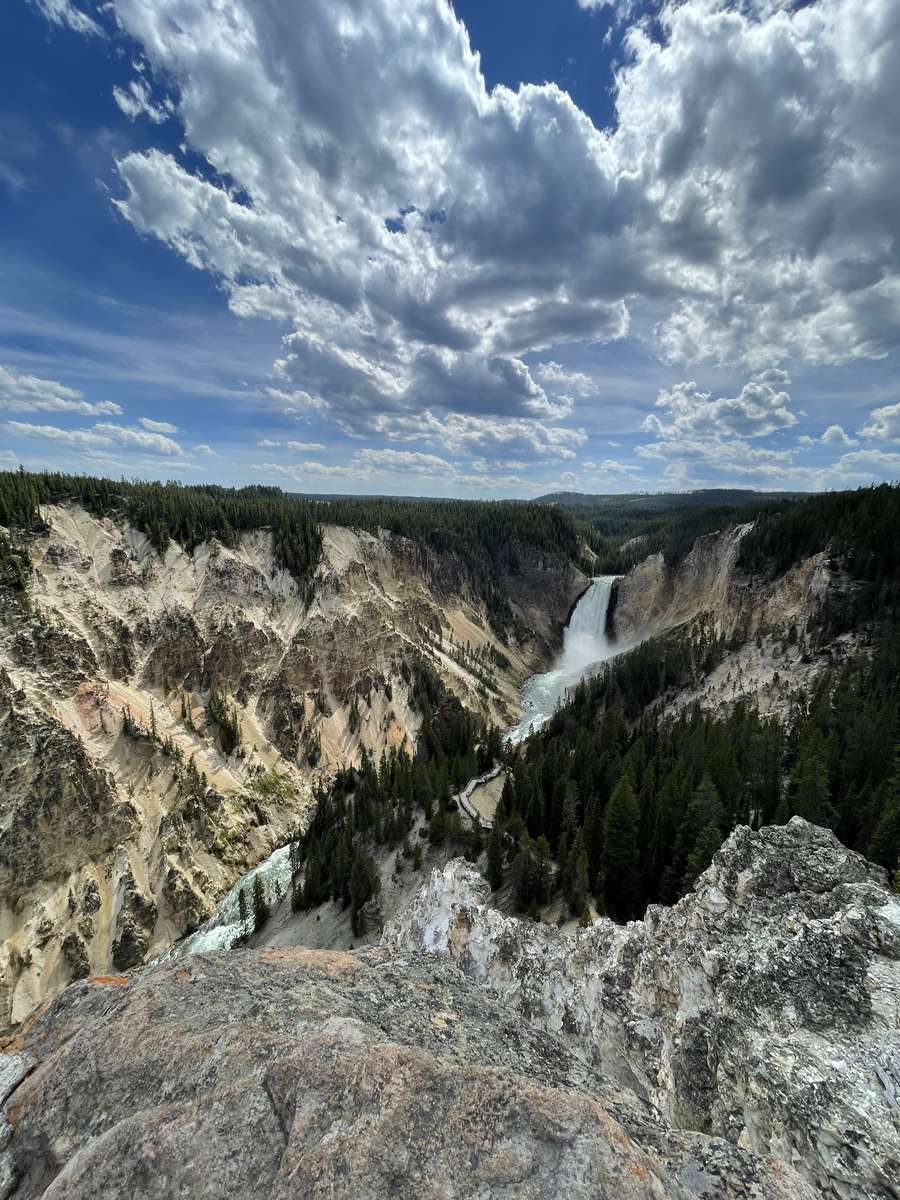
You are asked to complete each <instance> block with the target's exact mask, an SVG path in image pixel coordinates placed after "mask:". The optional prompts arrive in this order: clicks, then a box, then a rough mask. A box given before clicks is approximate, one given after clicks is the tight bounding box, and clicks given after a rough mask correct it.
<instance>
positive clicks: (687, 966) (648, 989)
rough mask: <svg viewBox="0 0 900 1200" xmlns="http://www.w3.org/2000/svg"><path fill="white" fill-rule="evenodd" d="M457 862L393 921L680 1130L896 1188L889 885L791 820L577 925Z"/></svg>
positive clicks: (415, 946)
mask: <svg viewBox="0 0 900 1200" xmlns="http://www.w3.org/2000/svg"><path fill="white" fill-rule="evenodd" d="M487 898H488V889H487V885H486V884H485V883H484V881H483V880H482V879H481V877H480V876H479V875H477V874H476V873H475V872H474V871H472V870H471V868H469V867H468V866H467V865H466V864H465V863H463V862H462V861H461V860H455V861H454V862H452V863H450V864H448V866H447V867H446V868H445V870H444V871H443V872H442V873H440V874H438V873H435V874H434V875H433V877H432V880H431V883H430V884H429V886H428V887H427V888H424V889H423V890H422V892H420V894H419V896H418V897H417V899H416V901H415V903H414V905H413V906H412V907H411V908H410V910H408V911H407V913H405V914H404V915H403V916H402V917H401V918H400V919H399V920H398V921H397V922H394V923H393V924H392V925H390V926H389V927H388V929H386V931H385V942H386V944H387V945H389V946H391V947H393V949H394V950H395V952H412V951H420V950H425V951H428V952H430V953H432V954H438V955H445V956H449V957H450V958H452V959H453V960H454V961H455V962H456V963H457V964H458V965H459V966H460V967H461V968H462V969H463V970H464V971H465V972H466V974H467V975H469V976H470V977H471V978H472V979H474V980H475V981H476V982H478V983H479V984H482V985H484V986H486V987H488V988H490V989H491V991H493V992H494V993H495V994H496V995H497V996H498V997H499V998H501V999H502V1000H503V1002H504V1005H505V1008H506V1011H508V1012H510V1013H519V1014H521V1016H522V1017H523V1019H525V1020H527V1021H528V1022H529V1023H530V1024H531V1025H533V1026H534V1027H536V1028H540V1029H543V1030H545V1031H548V1032H551V1033H552V1034H554V1035H555V1036H557V1037H559V1038H560V1039H561V1040H562V1041H564V1042H565V1043H566V1044H567V1046H568V1047H569V1049H570V1050H571V1051H573V1052H574V1053H576V1054H578V1055H579V1057H581V1058H582V1059H583V1060H584V1061H585V1062H586V1063H589V1064H590V1065H591V1066H592V1067H593V1068H594V1069H595V1070H597V1071H598V1073H599V1074H600V1075H601V1076H602V1077H603V1078H604V1079H606V1080H608V1081H614V1082H616V1083H617V1084H619V1085H620V1086H622V1087H624V1088H627V1089H629V1090H631V1091H633V1092H634V1093H635V1094H636V1095H638V1096H640V1097H642V1098H643V1099H645V1100H646V1101H647V1102H649V1103H650V1104H652V1105H653V1106H654V1107H655V1108H656V1109H657V1110H659V1111H660V1112H661V1113H662V1114H663V1116H664V1118H665V1119H666V1120H667V1121H668V1122H670V1123H671V1124H672V1125H673V1126H676V1127H678V1128H681V1129H692V1130H700V1131H703V1132H705V1133H708V1134H711V1135H717V1136H720V1137H723V1138H725V1139H727V1140H728V1141H729V1142H731V1143H733V1144H735V1145H739V1146H742V1147H746V1148H747V1149H749V1150H752V1151H754V1152H755V1153H757V1154H761V1155H773V1156H775V1157H777V1158H778V1159H780V1160H782V1161H783V1162H784V1163H791V1164H793V1165H794V1166H795V1167H796V1169H797V1170H798V1171H799V1172H800V1173H801V1174H802V1175H803V1176H804V1177H805V1178H806V1179H807V1180H808V1181H809V1182H810V1183H811V1184H812V1185H813V1187H814V1190H815V1193H816V1194H817V1195H822V1196H828V1197H841V1198H853V1200H874V1198H875V1197H897V1196H900V898H898V897H895V896H892V895H890V893H889V892H888V891H887V889H886V887H885V878H884V873H883V872H882V871H881V869H880V868H877V867H874V866H872V865H871V864H869V863H867V862H866V861H865V860H864V859H863V858H861V857H860V856H859V855H858V854H854V853H852V852H850V851H848V850H846V849H844V847H843V846H842V845H841V844H840V843H839V842H838V841H837V840H836V839H835V838H834V836H833V835H832V834H831V833H829V832H828V831H826V830H823V829H819V828H817V827H815V826H812V825H809V824H807V823H806V822H805V821H803V820H801V819H800V818H799V817H795V818H794V819H793V820H792V821H791V823H790V824H789V825H787V826H784V827H771V828H767V829H763V830H761V831H759V832H758V833H754V832H752V831H751V830H750V829H748V828H740V829H738V830H736V831H735V832H734V833H733V834H732V836H731V837H730V838H729V839H728V841H727V842H726V843H725V845H724V846H723V847H722V849H721V850H720V851H719V853H718V855H717V856H716V858H715V860H714V862H713V864H712V865H711V866H710V867H709V869H708V870H707V871H706V872H705V873H704V874H703V875H702V876H701V877H700V879H699V880H698V883H697V888H696V891H695V892H694V893H692V894H690V895H688V896H686V897H685V898H684V899H683V900H681V901H680V902H679V903H678V904H677V905H675V906H674V907H673V908H670V909H664V908H658V907H651V908H650V909H649V910H648V912H647V915H646V919H645V920H644V921H643V922H635V923H633V924H630V925H628V926H626V927H624V928H622V927H619V926H616V925H614V924H612V922H610V921H606V920H601V921H600V922H598V923H597V924H596V925H595V926H594V927H593V928H591V929H587V930H583V931H580V932H579V933H578V934H577V935H576V936H575V937H574V938H570V937H565V936H563V935H562V934H560V933H558V932H557V931H556V930H555V929H552V928H549V927H547V926H544V925H536V924H534V923H532V922H530V921H519V920H516V919H514V918H509V917H503V916H502V915H501V914H500V913H498V912H496V911H495V910H493V909H490V908H488V907H487V905H486V901H487Z"/></svg>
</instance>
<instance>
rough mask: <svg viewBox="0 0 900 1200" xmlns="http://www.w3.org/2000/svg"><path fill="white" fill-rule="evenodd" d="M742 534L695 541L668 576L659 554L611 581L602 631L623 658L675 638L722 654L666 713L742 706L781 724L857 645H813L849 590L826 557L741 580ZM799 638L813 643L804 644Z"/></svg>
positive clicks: (845, 637) (855, 640)
mask: <svg viewBox="0 0 900 1200" xmlns="http://www.w3.org/2000/svg"><path fill="white" fill-rule="evenodd" d="M750 528H751V526H750V525H738V526H733V527H731V528H729V529H725V530H722V531H720V532H718V533H711V534H707V535H705V536H703V537H700V538H698V539H697V540H696V542H695V543H694V545H693V547H692V549H691V550H690V552H689V553H688V554H687V555H686V556H685V558H684V559H683V560H682V561H681V562H680V563H678V564H677V565H676V566H674V567H673V566H670V565H669V564H667V563H666V561H665V559H664V557H663V555H662V554H652V555H649V556H648V557H647V558H646V559H644V561H643V562H641V563H639V564H638V565H637V566H636V567H633V568H632V569H631V570H630V571H629V572H628V573H627V574H626V575H623V576H622V577H621V579H619V581H618V584H617V586H616V590H615V595H614V600H613V606H612V609H611V613H610V624H611V627H612V632H613V634H614V637H615V639H616V640H617V642H618V645H619V646H620V647H621V648H622V649H628V648H629V647H632V646H634V645H637V644H638V643H639V642H642V641H646V640H647V639H648V638H652V637H656V636H660V635H665V634H667V633H669V632H671V631H674V630H678V629H684V630H688V631H689V632H690V633H691V635H692V636H695V637H697V638H698V639H700V638H702V639H704V640H705V641H706V642H707V644H708V643H709V641H710V639H720V640H721V642H722V643H723V645H724V646H725V647H727V648H726V649H725V650H724V651H723V653H722V654H721V656H720V661H718V662H717V664H716V666H715V667H714V669H712V670H711V671H710V673H709V675H708V676H707V677H705V678H703V679H701V680H700V681H699V682H698V683H697V685H696V686H694V687H691V688H688V689H685V691H684V692H683V694H681V695H679V696H678V697H677V698H676V699H675V700H674V702H673V705H672V707H673V708H674V709H678V708H682V707H685V706H687V705H692V704H694V703H695V702H697V703H699V704H701V705H702V706H703V707H706V708H708V709H710V710H722V709H725V708H727V707H729V705H731V704H733V703H734V702H735V701H737V700H747V699H749V700H751V701H752V702H753V703H754V704H756V705H758V707H759V708H760V710H761V711H762V712H764V713H771V714H773V715H777V716H780V717H784V716H786V715H787V714H788V712H789V711H790V709H791V706H792V704H793V700H794V697H795V696H796V694H797V693H798V692H804V691H806V692H808V691H809V690H810V689H811V688H812V687H813V686H814V684H815V682H816V680H817V679H818V678H819V676H820V675H821V674H822V672H823V671H825V670H826V669H827V668H828V667H830V666H832V665H833V664H834V663H835V662H836V661H837V662H840V661H843V660H845V659H846V658H848V657H849V656H850V655H851V654H853V653H854V652H855V651H856V650H857V649H858V647H859V645H860V642H861V638H860V631H859V630H853V629H851V630H850V631H848V632H846V633H843V634H842V635H841V636H839V637H836V638H833V639H831V640H825V639H823V638H822V637H820V636H818V635H819V634H820V633H821V625H822V622H821V619H820V618H821V614H822V612H823V611H825V610H826V609H830V610H831V612H832V613H834V612H840V611H841V610H842V608H844V607H845V606H846V605H847V602H848V599H849V598H850V596H851V594H852V592H853V589H854V587H855V586H856V585H855V584H854V583H853V581H852V580H850V579H848V578H847V577H846V576H845V575H844V574H842V573H841V571H840V570H838V569H837V568H836V567H835V565H834V564H833V563H832V562H831V561H830V559H829V557H828V555H827V554H825V553H820V554H816V555H813V556H811V557H809V558H805V559H802V560H801V561H799V562H797V563H795V564H794V565H793V566H792V567H791V568H790V569H789V570H787V571H786V572H784V574H782V575H781V576H779V577H778V578H776V579H768V578H766V577H764V576H761V575H753V574H749V573H748V572H746V571H745V570H743V569H742V567H741V565H740V562H739V555H740V545H741V540H742V538H743V537H744V536H745V535H746V534H747V532H748V531H749V529H750ZM808 630H812V631H813V632H815V633H816V635H817V636H816V637H815V638H814V639H811V638H807V637H806V636H805V635H806V631H808Z"/></svg>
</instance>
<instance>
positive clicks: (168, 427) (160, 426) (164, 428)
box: [138, 417, 178, 433]
mask: <svg viewBox="0 0 900 1200" xmlns="http://www.w3.org/2000/svg"><path fill="white" fill-rule="evenodd" d="M138 421H139V422H140V424H141V425H143V427H144V428H145V429H149V430H150V431H151V432H152V433H177V432H178V426H177V425H172V424H170V422H169V421H154V420H152V419H151V418H150V417H138Z"/></svg>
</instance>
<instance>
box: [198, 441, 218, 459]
mask: <svg viewBox="0 0 900 1200" xmlns="http://www.w3.org/2000/svg"><path fill="white" fill-rule="evenodd" d="M194 453H195V454H208V455H209V456H210V458H218V457H219V455H218V451H216V450H213V448H212V446H210V445H209V444H208V443H207V442H200V444H199V445H197V446H195V447H194Z"/></svg>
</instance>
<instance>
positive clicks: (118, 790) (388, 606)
mask: <svg viewBox="0 0 900 1200" xmlns="http://www.w3.org/2000/svg"><path fill="white" fill-rule="evenodd" d="M41 515H42V517H43V519H44V521H45V522H46V526H47V532H46V533H45V534H43V535H41V536H38V537H35V538H33V539H31V541H30V543H29V552H30V556H31V559H32V572H31V576H30V580H29V584H28V588H27V592H26V594H25V595H24V596H23V597H16V596H15V595H14V594H12V593H10V592H8V591H7V592H5V593H4V594H3V596H2V605H0V737H2V740H3V750H4V753H3V755H2V758H0V785H2V791H0V797H2V799H0V933H2V947H3V948H2V951H0V1025H2V1024H5V1023H7V1022H9V1021H17V1020H20V1019H21V1018H22V1017H23V1016H24V1015H25V1013H26V1012H27V1011H28V1010H29V1009H30V1008H31V1006H32V1005H33V1004H34V1003H35V1002H36V1001H37V1000H38V999H40V998H41V997H42V996H44V995H46V994H48V992H50V991H53V990H54V989H57V988H59V987H61V986H63V985H64V984H65V983H66V982H68V981H69V980H71V979H73V978H78V977H79V976H82V975H85V974H87V973H89V972H91V971H105V970H110V969H117V970H121V969H125V968H128V967H130V966H133V965H135V964H136V963H138V962H140V961H142V960H143V959H145V958H146V957H148V956H150V955H154V954H156V953H158V952H160V951H161V950H162V949H164V948H165V947H166V946H167V945H169V944H170V943H171V942H172V941H173V940H174V939H175V938H177V937H179V936H181V935H182V934H184V933H185V932H186V931H188V930H190V929H192V928H194V927H195V926H196V925H197V924H198V923H200V922H201V921H202V920H204V919H205V918H206V917H208V916H209V915H210V913H211V912H212V909H213V905H214V902H215V901H216V900H217V899H218V898H219V897H220V896H221V895H222V894H223V893H224V892H225V891H226V890H227V889H228V887H229V886H230V885H231V884H232V883H233V882H234V880H235V879H236V878H238V876H240V875H241V874H243V873H244V872H245V871H246V870H248V869H249V868H250V867H252V866H253V865H254V864H255V863H256V862H258V861H260V859H262V858H263V857H264V856H265V855H266V854H268V853H269V851H271V850H272V849H273V848H274V847H275V846H276V845H280V844H283V843H284V842H285V841H286V840H288V838H289V837H290V836H291V835H293V834H295V833H296V830H297V828H298V826H300V825H302V823H303V821H304V819H305V814H306V812H307V810H308V807H309V804H310V802H311V794H312V785H313V783H314V782H315V781H316V780H317V779H319V778H323V777H327V776H328V774H329V772H330V771H331V770H332V769H333V768H334V767H335V766H337V765H339V764H342V763H347V762H356V761H358V759H359V756H360V754H361V753H362V752H363V750H365V751H367V752H369V753H371V754H374V755H375V756H376V757H377V756H379V755H380V754H381V752H382V750H383V749H385V748H389V747H391V746H401V745H404V744H405V745H407V746H409V747H413V746H414V745H415V743H416V741H417V739H418V737H419V734H420V731H421V728H422V723H423V721H426V720H431V719H432V717H433V714H432V713H431V712H427V711H422V709H421V704H420V703H419V702H418V701H417V699H416V673H417V672H418V671H421V670H424V669H430V670H431V671H433V672H435V673H436V674H437V675H438V676H439V677H440V679H441V680H442V681H443V684H444V686H445V687H446V688H447V689H448V691H449V692H450V693H451V694H456V695H457V696H458V697H459V698H460V700H461V701H462V702H463V704H464V705H466V706H467V707H469V708H471V709H472V710H473V711H476V712H478V713H480V714H481V715H483V716H484V717H485V718H487V719H493V720H496V721H504V722H505V721H506V720H508V719H509V714H515V712H516V704H517V697H518V688H519V685H520V683H521V681H522V679H524V678H525V677H526V676H527V675H528V673H529V672H530V670H532V669H533V666H534V665H535V664H538V663H541V662H542V661H543V660H544V659H545V657H546V656H547V654H548V653H549V652H550V650H551V648H552V647H553V646H554V643H555V640H556V639H558V636H559V629H560V627H561V624H562V621H563V620H564V616H565V613H566V611H567V609H568V607H569V605H570V603H571V600H572V598H573V596H574V595H575V594H577V591H578V590H579V589H580V588H581V587H583V583H582V581H581V577H580V576H579V574H578V572H576V571H574V570H573V569H572V568H571V567H569V566H567V565H566V564H565V563H563V562H562V561H560V560H554V559H552V558H548V557H547V556H543V557H542V556H539V555H533V556H532V557H531V558H529V557H528V554H527V552H525V553H523V555H522V559H523V562H522V574H521V579H520V583H521V593H522V604H521V606H520V607H519V609H518V615H519V619H520V625H521V626H522V628H523V629H524V628H526V627H527V628H528V629H529V630H530V632H529V633H527V634H524V633H523V634H522V635H521V636H520V638H519V640H518V642H517V644H515V645H507V644H501V643H500V641H499V639H498V635H497V634H496V632H495V631H494V630H493V629H492V627H491V625H490V623H489V621H488V620H487V616H486V613H485V611H484V607H483V605H482V604H481V602H480V601H479V600H478V598H477V596H475V595H474V594H473V593H472V592H471V591H470V590H468V589H467V588H466V586H465V572H464V570H463V569H462V568H460V567H458V566H457V567H456V568H455V569H454V570H451V567H453V564H452V563H448V564H447V567H448V574H449V575H450V576H451V577H452V582H451V583H450V584H448V586H447V587H445V588H440V587H438V586H436V585H435V583H434V581H433V579H429V578H426V577H425V576H423V575H422V573H421V571H420V570H419V567H418V556H417V554H416V552H415V548H414V547H413V546H412V544H411V543H409V542H407V541H406V540H405V539H403V538H400V537H396V536H393V535H385V536H383V537H376V536H374V535H372V534H369V533H364V532H360V531H355V530H351V529H347V528H343V527H338V526H326V527H325V528H324V529H323V549H322V556H321V560H320V562H319V565H318V567H317V569H316V571H315V576H314V578H313V581H312V585H311V587H310V589H309V590H308V592H307V591H306V589H304V593H303V594H301V593H300V591H299V589H298V588H297V587H296V585H295V584H294V581H293V580H292V579H291V577H290V576H289V575H288V574H287V572H286V571H284V570H282V569H280V568H279V567H278V565H277V562H276V559H275V554H274V549H273V540H272V535H271V534H270V533H269V532H268V531H265V530H259V531H256V532H251V533H246V534H244V535H242V536H241V537H240V538H239V539H238V540H237V542H236V544H235V546H234V547H233V548H228V547H226V546H224V545H222V544H221V543H220V542H218V541H216V540H215V539H212V540H210V541H209V542H207V543H202V544H200V545H199V546H198V547H197V548H196V549H195V550H194V552H193V553H186V552H185V551H184V550H182V549H181V548H180V547H179V546H178V545H177V544H176V543H174V542H170V543H169V545H168V547H167V549H166V551H165V553H164V554H162V555H160V554H158V553H157V552H156V551H155V550H154V549H153V547H152V546H151V545H150V543H149V542H148V540H147V538H146V537H145V536H144V535H143V534H141V533H139V532H138V531H137V530H135V529H134V528H131V527H129V526H128V525H127V524H125V523H123V522H121V521H118V520H114V519H111V518H108V517H97V516H93V515H91V514H89V513H87V512H86V511H85V510H84V509H82V508H80V507H78V506H76V505H65V506H56V505H49V506H46V507H44V508H43V509H42V513H41ZM538 598H540V599H538ZM425 663H427V664H428V667H427V668H426V667H425V666H423V665H422V664H425ZM232 743H236V744H232Z"/></svg>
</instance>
